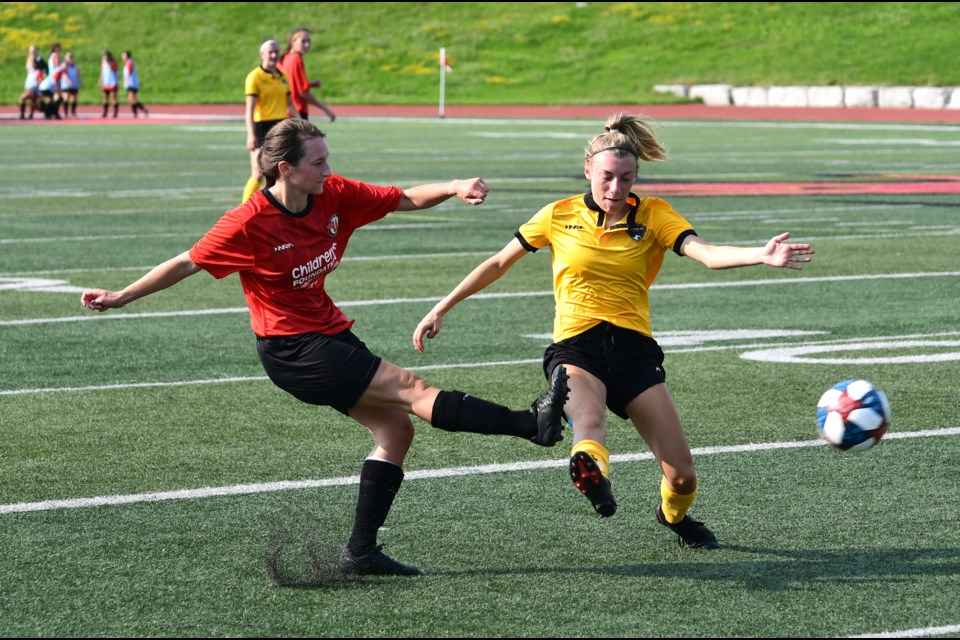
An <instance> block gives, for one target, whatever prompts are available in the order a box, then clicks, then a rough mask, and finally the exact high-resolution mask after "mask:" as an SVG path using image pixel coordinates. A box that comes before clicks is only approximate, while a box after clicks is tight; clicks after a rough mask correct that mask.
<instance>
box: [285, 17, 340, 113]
mask: <svg viewBox="0 0 960 640" xmlns="http://www.w3.org/2000/svg"><path fill="white" fill-rule="evenodd" d="M312 42H313V40H312V38H311V37H310V31H309V30H308V29H307V28H306V27H296V28H294V30H293V31H291V32H290V40H289V41H288V42H287V48H286V49H285V50H284V52H283V56H282V57H281V59H280V63H279V64H278V65H277V66H278V67H280V70H281V71H283V73H284V74H285V75H286V76H287V78H288V79H289V80H290V97H291V99H292V100H293V106H294V108H295V109H296V110H297V113H291V114H290V115H291V116H293V117H297V115H298V114H299V117H301V118H303V119H304V120H307V119H308V118H309V110H310V107H309V105H311V104H312V105H313V106H315V107H319V108H320V109H321V110H322V111H323V112H324V113H325V114H327V117H328V118H330V122H333V121H334V120H336V119H337V115H336V114H335V113H334V112H333V110H332V109H331V108H330V107H328V106H327V105H326V104H325V103H324V102H323V101H321V100H320V98H318V97H317V96H315V95H313V92H312V91H311V89H319V88H320V87H321V86H323V81H322V80H309V79H307V69H306V67H305V66H304V64H303V56H304V55H305V54H306V53H307V52H308V51H310V45H311V44H312Z"/></svg>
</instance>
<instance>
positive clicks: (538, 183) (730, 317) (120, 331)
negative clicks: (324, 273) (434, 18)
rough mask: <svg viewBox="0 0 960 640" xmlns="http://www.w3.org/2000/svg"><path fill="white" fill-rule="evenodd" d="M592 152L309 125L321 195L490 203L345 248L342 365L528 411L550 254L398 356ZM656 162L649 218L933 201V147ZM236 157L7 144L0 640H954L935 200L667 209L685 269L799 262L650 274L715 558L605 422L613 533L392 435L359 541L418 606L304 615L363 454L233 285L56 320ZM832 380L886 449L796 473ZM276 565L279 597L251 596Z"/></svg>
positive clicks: (955, 509)
mask: <svg viewBox="0 0 960 640" xmlns="http://www.w3.org/2000/svg"><path fill="white" fill-rule="evenodd" d="M601 125H602V123H599V122H595V121H546V120H543V121H538V120H531V121H507V120H446V121H438V120H416V119H399V120H396V119H395V120H389V121H378V120H373V119H370V120H364V119H353V120H350V119H344V120H343V121H337V122H336V123H335V124H333V125H330V126H329V137H328V142H329V145H330V148H331V152H332V157H331V164H332V166H333V168H334V170H335V171H336V172H338V173H342V174H343V175H346V176H349V177H353V178H357V179H361V180H365V181H369V182H373V183H377V184H391V183H392V184H398V185H400V186H411V185H414V184H418V183H422V182H428V181H438V180H447V179H451V178H455V177H461V178H465V177H472V176H475V175H481V176H483V177H484V178H485V179H487V181H488V183H489V184H490V187H491V194H490V197H489V199H488V201H487V203H485V204H484V205H482V206H480V207H476V208H474V207H469V206H468V205H465V204H462V203H459V202H448V203H445V204H444V205H442V206H440V207H438V208H436V209H433V210H429V211H421V212H411V213H397V214H393V215H390V216H388V217H387V218H386V219H384V220H382V221H380V222H378V223H376V224H374V225H372V226H370V227H368V228H365V229H363V230H361V231H358V232H357V233H356V234H355V235H354V236H353V238H352V241H351V245H350V248H349V249H348V252H347V259H346V260H345V261H344V263H343V264H342V265H341V267H340V268H339V270H338V271H337V272H336V273H335V274H333V275H332V276H330V278H329V279H328V287H329V289H330V291H331V293H332V295H333V297H334V299H335V300H337V301H339V302H341V303H342V306H343V308H344V310H345V311H346V312H347V314H348V315H349V316H351V317H352V318H355V319H356V321H357V324H356V327H355V331H356V333H357V334H358V335H359V336H360V337H361V338H362V339H364V340H365V341H366V342H367V344H368V345H369V346H370V347H371V348H372V349H373V350H374V351H375V352H377V353H380V354H382V355H383V356H384V357H385V358H387V359H389V360H390V361H392V362H395V363H397V364H400V365H403V366H407V367H410V368H414V369H416V370H417V371H419V372H420V373H421V374H422V375H424V377H426V378H427V379H428V380H429V381H430V382H431V383H433V384H435V385H437V386H440V387H444V388H457V389H462V390H465V391H469V392H470V393H472V394H475V395H480V396H483V397H487V398H490V399H493V400H498V401H501V402H503V403H505V404H508V405H511V406H514V407H518V408H519V407H522V406H526V405H528V404H529V403H530V402H531V400H532V399H533V398H534V397H536V396H537V395H538V394H539V393H540V392H541V390H542V389H543V387H544V380H543V375H542V372H541V368H540V365H539V359H540V356H541V355H542V352H543V347H544V346H545V345H546V343H547V342H548V340H549V338H548V337H547V334H549V332H550V330H551V326H552V299H551V296H550V274H549V258H548V257H547V256H545V255H542V254H543V253H544V252H541V253H540V254H536V255H533V256H530V257H528V258H526V259H524V260H521V262H520V263H518V264H517V265H516V267H514V268H513V270H511V272H510V273H509V274H508V275H507V276H506V277H505V278H504V279H502V280H501V281H499V282H497V283H496V284H495V285H494V286H492V287H491V288H490V289H488V291H487V293H489V294H495V295H489V296H485V297H482V298H477V299H472V300H470V301H468V302H465V303H463V304H462V305H460V306H459V307H457V309H456V310H455V311H454V312H452V313H451V314H450V315H448V316H447V318H446V321H445V323H444V330H443V332H442V333H441V334H440V336H439V338H438V339H436V340H434V341H432V342H430V343H429V344H428V349H427V352H426V353H425V354H418V353H417V352H416V351H414V349H413V348H412V346H411V333H412V331H413V328H414V327H415V326H416V324H417V322H418V321H419V319H420V318H421V317H422V315H423V314H424V313H426V312H427V311H428V310H429V309H430V307H431V306H432V305H433V300H435V299H437V298H438V297H439V296H442V295H443V294H445V293H446V292H447V291H448V290H449V289H450V288H451V287H452V286H454V285H455V284H456V283H457V282H459V280H460V279H461V278H462V277H463V276H464V275H465V274H466V273H467V272H468V271H469V270H470V269H472V268H473V266H475V265H476V264H477V263H478V262H480V261H481V260H482V259H483V258H484V257H485V256H487V255H488V254H490V253H492V252H494V251H496V250H497V249H499V248H500V247H501V246H502V245H504V244H506V243H507V242H508V241H509V240H510V238H511V237H512V233H513V231H514V230H515V229H516V227H517V226H518V225H519V224H520V223H522V222H523V221H525V220H526V219H527V218H529V217H530V216H531V215H532V214H533V213H534V212H535V211H536V210H537V209H538V208H539V207H540V206H542V205H543V204H546V203H547V202H549V201H551V200H555V199H558V198H560V197H564V196H567V195H571V194H574V193H579V192H582V191H583V190H584V188H585V180H584V179H583V176H582V169H581V166H580V161H581V157H582V149H583V147H584V146H585V144H586V141H587V138H588V137H589V136H591V135H593V134H594V133H596V132H597V130H598V129H600V128H601ZM657 131H658V132H659V135H660V136H661V137H662V139H663V140H664V141H665V143H666V144H667V146H668V148H669V149H670V152H671V160H669V161H668V162H666V163H662V164H657V165H648V166H644V167H643V174H642V176H641V179H642V181H643V182H646V183H648V184H654V183H656V184H670V183H675V182H677V181H684V182H688V183H699V182H717V183H730V182H748V183H754V182H757V183H773V182H794V181H798V182H841V183H884V182H891V181H904V180H910V181H922V180H927V181H930V180H931V179H930V178H924V179H917V178H907V177H904V176H957V175H958V174H960V160H958V154H957V146H956V145H957V143H956V140H957V134H958V127H956V126H945V125H893V124H889V125H888V124H850V125H847V124H843V123H819V124H813V123H810V124H808V123H789V124H778V123H770V122H763V123H760V122H758V123H749V122H737V123H727V122H684V121H665V122H662V123H660V126H659V128H658V129H657ZM243 136H244V134H243V129H242V125H240V124H236V123H233V124H218V123H207V124H140V125H129V126H99V125H83V126H73V127H57V128H56V130H53V129H51V128H47V127H13V126H8V127H3V135H2V136H0V151H2V152H3V153H2V155H0V172H2V175H3V176H4V180H3V182H2V184H0V362H2V363H3V364H2V366H0V423H2V424H0V428H2V434H3V438H2V440H0V539H2V540H3V554H2V555H0V635H4V636H32V637H33V636H40V637H43V636H56V637H64V636H118V637H136V636H204V637H209V636H291V637H292V636H307V637H371V636H395V637H410V636H461V637H465V636H469V637H490V636H542V637H604V636H606V637H614V636H617V637H643V636H661V637H674V636H755V637H770V636H808V637H809V636H830V637H837V636H849V635H858V634H876V633H889V634H893V635H902V634H904V633H905V632H907V631H911V630H917V629H927V630H926V631H924V632H921V633H922V634H923V635H932V634H938V633H939V634H953V635H957V634H958V633H960V605H958V598H957V594H958V593H960V578H958V576H960V532H958V529H960V528H958V524H960V522H958V515H957V514H958V513H960V473H958V471H957V469H958V464H957V463H958V460H960V432H958V427H960V416H958V409H957V407H958V406H960V391H958V387H957V380H958V379H960V329H958V326H957V317H958V316H960V278H958V276H960V262H958V259H957V255H958V234H960V225H958V221H957V220H958V218H957V215H958V211H960V210H958V207H960V201H958V198H957V196H956V194H950V193H944V194H939V195H938V194H923V193H912V194H898V193H896V192H893V191H889V192H886V193H844V192H842V191H837V192H835V193H828V194H825V195H787V196H736V197H734V196H729V197H724V196H701V197H688V196H671V197H669V198H668V199H669V201H670V202H671V203H672V204H673V205H674V206H675V208H676V209H677V210H678V211H680V212H681V213H683V214H684V215H686V216H687V217H688V219H690V220H691V221H692V222H693V223H694V225H695V226H696V228H697V230H698V232H699V233H700V235H702V236H704V237H705V238H707V239H709V240H711V241H715V242H721V243H731V244H738V245H755V244H760V243H762V242H764V241H766V240H767V239H768V238H769V237H771V236H772V235H774V234H775V233H778V232H780V231H791V232H793V234H794V238H796V239H797V240H798V241H800V242H810V243H812V244H813V245H814V246H815V248H816V250H817V255H816V256H815V261H814V262H813V263H812V264H811V265H810V266H808V267H807V268H806V269H804V270H803V271H801V272H789V273H787V272H785V271H781V270H773V269H769V268H764V267H756V268H752V269H739V270H732V271H715V272H711V271H709V270H707V269H705V268H703V267H702V266H701V265H699V264H698V263H695V262H693V261H692V260H686V259H682V258H678V257H677V256H673V255H668V256H667V258H666V260H665V262H664V266H663V269H662V271H661V276H660V278H659V279H658V281H657V285H656V286H655V288H654V290H653V291H652V293H651V304H652V308H653V326H654V331H655V333H656V337H657V338H658V339H659V340H660V341H661V343H662V344H663V345H664V349H665V351H666V352H667V361H666V369H667V372H668V383H669V385H670V388H671V391H672V393H673V394H674V397H675V399H676V403H677V405H678V408H679V410H680V413H681V416H682V418H683V420H684V424H685V426H686V429H687V433H688V437H689V440H690V442H691V446H692V447H694V449H695V452H696V461H697V466H698V471H699V474H700V476H701V489H700V494H699V497H698V500H697V503H696V504H695V506H694V509H693V513H694V515H696V516H697V517H698V518H700V519H702V520H704V521H705V522H706V523H707V524H708V525H709V526H710V527H711V528H712V529H713V530H714V531H715V532H716V534H717V535H718V537H719V539H720V541H721V544H722V545H723V546H722V548H721V549H720V550H718V551H715V552H698V551H692V550H688V549H681V548H679V547H678V546H677V545H676V542H675V539H674V538H673V536H672V535H671V534H669V532H668V531H666V530H665V529H663V528H662V527H659V526H658V525H656V524H655V522H654V519H653V510H654V508H655V506H656V504H657V500H658V499H659V498H658V491H657V487H658V482H659V474H658V471H657V469H656V467H655V463H654V462H652V461H651V460H650V459H649V456H646V455H643V454H645V453H646V451H647V450H646V448H645V446H644V444H643V442H642V441H641V440H640V438H639V437H638V436H637V435H636V433H635V432H633V431H632V429H631V428H630V427H629V425H628V424H626V423H624V422H623V421H620V420H618V419H617V418H615V417H614V416H612V415H611V416H610V437H609V441H608V445H609V447H610V449H611V453H612V454H614V459H613V470H612V475H611V479H612V482H613V487H614V491H615V492H616V494H617V498H618V501H619V502H620V511H618V513H617V515H616V516H615V517H614V518H612V519H610V520H607V521H600V520H598V519H597V518H596V517H595V515H594V514H593V511H592V509H590V507H589V505H588V503H587V502H586V500H584V498H583V497H582V496H581V495H580V494H579V492H578V491H576V489H575V488H574V487H573V486H572V484H571V483H570V480H569V478H568V476H567V472H566V470H565V464H566V462H565V461H566V455H567V453H568V448H567V447H566V446H564V445H563V444H562V445H561V446H559V447H558V448H556V449H542V448H537V447H535V446H533V445H530V444H528V443H524V442H522V441H518V440H510V439H505V438H494V437H481V436H473V435H460V434H450V433H446V432H440V431H436V430H433V429H432V428H430V427H429V426H428V425H426V424H424V423H420V422H418V423H417V437H416V439H415V442H414V445H413V449H412V451H411V454H410V455H409V457H408V461H407V465H406V471H407V474H408V479H407V481H406V482H405V483H404V488H403V490H402V491H401V493H400V494H399V497H398V500H397V502H396V505H395V507H394V510H393V512H392V513H391V517H390V519H389V520H388V522H387V528H386V529H385V530H384V531H382V532H381V542H383V543H385V544H386V550H387V552H388V553H390V554H391V555H393V556H395V557H397V558H398V559H401V560H403V561H406V562H412V563H414V564H417V565H418V566H420V567H421V569H423V570H424V571H425V575H424V576H422V577H419V578H414V579H403V578H390V579H380V580H363V581H355V582H347V583H333V584H332V585H330V586H322V587H311V586H310V585H311V582H312V580H313V577H312V576H311V574H310V572H309V568H308V565H309V557H308V555H309V554H310V553H313V554H314V556H315V557H316V558H317V561H318V562H319V563H321V564H323V562H325V561H326V559H327V558H329V557H330V556H331V554H334V553H336V552H337V551H338V549H339V546H340V545H341V544H342V543H343V541H344V540H345V539H346V537H347V535H348V534H349V527H350V523H351V516H352V511H353V506H354V502H355V498H356V492H357V486H356V476H357V474H358V473H359V470H360V464H361V461H362V459H363V457H364V456H365V455H366V453H367V452H368V451H369V448H370V446H371V441H370V438H369V436H368V435H367V434H366V432H365V431H363V430H362V429H361V428H359V427H358V426H355V425H354V424H353V423H351V422H350V421H349V420H348V419H346V418H344V417H342V416H340V415H339V414H338V413H336V412H335V411H333V410H330V409H320V408H316V407H310V406H306V405H303V404H300V403H298V402H297V401H295V400H293V399H292V398H290V397H289V396H287V395H285V394H284V393H283V392H281V391H280V390H278V389H277V388H275V387H274V386H273V385H272V384H271V383H270V382H269V381H267V380H266V379H265V376H264V373H263V370H262V368H261V366H260V363H259V361H258V359H257V356H256V353H255V350H254V341H253V336H252V334H251V331H250V327H249V321H248V317H247V315H246V312H245V309H244V301H243V296H242V293H241V290H240V286H239V282H238V280H237V278H236V277H233V276H231V277H230V278H227V279H226V280H224V281H216V280H214V279H213V278H212V277H210V276H208V275H206V274H199V275H197V276H195V277H193V278H190V279H188V280H187V281H185V282H183V283H181V284H180V285H178V286H177V287H175V288H173V289H171V290H169V291H166V292H163V293H160V294H157V295H155V296H152V297H149V298H147V299H144V300H141V301H138V302H136V303H134V304H132V305H131V306H129V307H127V308H125V309H123V310H120V311H111V312H108V313H106V314H95V313H93V312H91V311H87V310H85V309H83V308H82V307H81V306H80V303H79V297H80V291H82V290H83V289H84V288H91V287H105V288H119V287H122V286H124V285H125V284H127V283H129V282H131V281H133V280H134V279H136V278H138V277H140V275H142V274H143V273H144V272H145V271H146V270H147V269H148V268H149V267H151V266H152V265H154V264H157V263H158V262H160V261H163V260H165V259H167V258H169V257H171V256H173V255H175V254H177V253H179V252H181V251H183V250H185V249H187V248H189V247H190V246H191V245H192V244H193V242H195V241H196V239H197V238H198V237H199V236H200V235H202V234H203V233H204V232H205V231H206V230H207V229H208V228H209V227H210V226H211V225H212V224H213V223H214V221H215V220H216V219H217V218H218V217H219V215H221V214H222V212H223V211H224V210H225V209H227V208H231V207H232V206H234V205H235V204H236V201H237V200H238V199H239V196H240V193H241V190H242V188H243V184H244V181H245V180H246V177H247V172H248V160H247V156H246V152H245V151H244V149H243V146H242V140H243ZM637 192H639V193H647V192H648V191H647V190H646V189H645V187H644V184H642V183H641V184H638V185H637ZM734 331H737V332H741V333H732V332H734ZM786 349H793V350H794V351H792V352H789V353H788V352H787V351H785V350H786ZM790 353H794V354H798V355H794V356H793V357H787V356H788V355H790ZM865 358H870V359H871V362H868V363H867V362H857V360H858V359H865ZM824 360H830V362H824ZM904 360H908V361H906V362H904ZM853 377H858V378H865V379H868V380H871V381H873V382H874V383H876V384H877V385H878V386H879V387H881V388H882V389H883V390H884V391H885V392H886V393H887V395H888V396H889V398H890V401H891V404H892V407H893V425H892V427H891V429H890V432H889V435H888V437H887V438H886V439H885V440H884V441H883V442H881V443H880V444H879V445H878V446H877V447H876V448H874V449H872V450H870V451H867V452H862V453H859V454H849V453H840V452H839V451H836V450H833V449H831V448H829V447H826V446H818V445H817V444H816V443H815V442H814V441H815V440H816V438H817V434H816V429H815V426H814V424H815V405H816V402H817V399H818V398H819V397H820V394H821V393H823V391H825V390H826V389H827V388H829V387H830V386H832V385H833V384H834V383H836V382H838V381H840V380H844V379H847V378H853ZM908 436H909V437H908ZM790 444H794V445H797V446H788V445H790ZM746 445H752V446H746ZM491 465H499V466H491ZM270 551H274V552H276V554H277V556H278V557H279V560H278V562H279V566H280V567H281V569H282V570H283V571H284V575H286V577H287V579H288V580H289V581H291V582H293V583H300V588H293V587H288V588H281V587H277V586H275V585H274V584H272V583H271V582H270V581H269V580H268V578H267V574H266V571H265V557H266V555H267V553H268V552H270Z"/></svg>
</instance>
